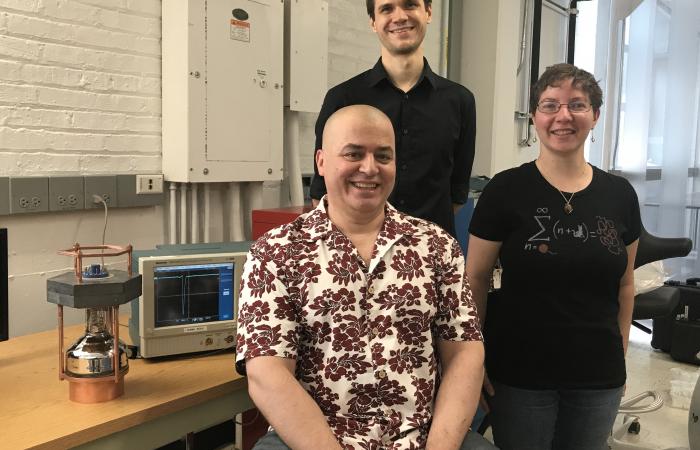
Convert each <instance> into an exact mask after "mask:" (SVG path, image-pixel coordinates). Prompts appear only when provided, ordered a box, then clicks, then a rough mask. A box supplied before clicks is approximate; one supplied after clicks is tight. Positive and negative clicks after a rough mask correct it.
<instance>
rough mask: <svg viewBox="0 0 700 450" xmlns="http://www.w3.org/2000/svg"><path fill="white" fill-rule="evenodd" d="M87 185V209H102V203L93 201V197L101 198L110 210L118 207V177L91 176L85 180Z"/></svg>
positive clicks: (85, 191) (85, 192)
mask: <svg viewBox="0 0 700 450" xmlns="http://www.w3.org/2000/svg"><path fill="white" fill-rule="evenodd" d="M83 181H84V184H85V190H84V194H85V209H92V208H102V207H103V206H102V203H101V202H97V203H95V201H94V200H93V198H92V196H93V195H97V196H98V197H100V198H101V199H102V200H104V202H105V203H106V204H107V206H109V207H110V208H114V207H116V206H119V205H117V177H116V176H114V175H107V176H89V177H84V178H83Z"/></svg>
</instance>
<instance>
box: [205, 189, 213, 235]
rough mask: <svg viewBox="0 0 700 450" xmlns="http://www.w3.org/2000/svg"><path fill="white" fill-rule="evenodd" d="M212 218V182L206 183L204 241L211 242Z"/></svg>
mask: <svg viewBox="0 0 700 450" xmlns="http://www.w3.org/2000/svg"><path fill="white" fill-rule="evenodd" d="M210 220H211V183H204V242H211V236H210V235H209V228H210V226H209V225H210Z"/></svg>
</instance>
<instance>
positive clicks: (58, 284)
mask: <svg viewBox="0 0 700 450" xmlns="http://www.w3.org/2000/svg"><path fill="white" fill-rule="evenodd" d="M140 295H141V275H131V276H129V274H128V273H127V272H125V271H123V270H111V271H110V276H109V277H107V278H93V279H88V278H83V282H82V283H80V282H79V281H78V279H77V278H76V276H75V273H73V272H66V273H63V274H61V275H57V276H55V277H53V278H49V279H48V280H46V300H47V301H49V302H50V303H56V304H57V305H63V306H69V307H71V308H99V307H106V306H118V305H121V304H124V303H126V302H129V301H131V300H133V299H135V298H138V297H139V296H140Z"/></svg>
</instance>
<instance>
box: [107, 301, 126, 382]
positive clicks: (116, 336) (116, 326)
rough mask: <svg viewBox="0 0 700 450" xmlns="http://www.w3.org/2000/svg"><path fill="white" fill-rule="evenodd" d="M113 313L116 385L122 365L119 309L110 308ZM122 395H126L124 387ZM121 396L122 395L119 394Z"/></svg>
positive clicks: (113, 355)
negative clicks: (120, 357) (120, 365)
mask: <svg viewBox="0 0 700 450" xmlns="http://www.w3.org/2000/svg"><path fill="white" fill-rule="evenodd" d="M110 312H111V313H112V335H113V336H114V346H113V349H112V368H113V369H114V383H115V384H118V383H119V369H120V367H119V364H120V363H121V361H120V359H119V307H118V306H112V307H111V308H110ZM122 393H124V388H123V387H122ZM119 395H121V394H119Z"/></svg>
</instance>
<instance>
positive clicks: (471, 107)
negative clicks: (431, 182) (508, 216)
mask: <svg viewBox="0 0 700 450" xmlns="http://www.w3.org/2000/svg"><path fill="white" fill-rule="evenodd" d="M463 97H464V99H463V101H462V105H461V106H460V108H461V110H462V123H461V127H460V135H459V140H458V141H457V143H456V145H455V149H454V166H453V169H452V177H451V178H450V185H451V197H452V203H455V204H459V205H461V204H464V203H466V202H467V198H468V196H469V177H470V176H471V173H472V165H473V164H474V147H475V145H476V104H475V101H474V95H473V94H472V93H471V92H470V91H469V90H467V89H465V93H464V96H463Z"/></svg>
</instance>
